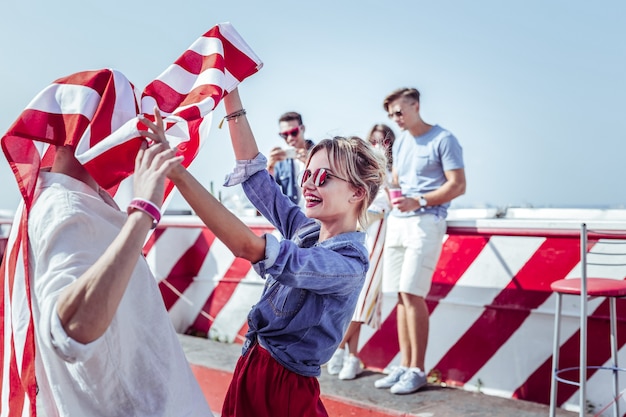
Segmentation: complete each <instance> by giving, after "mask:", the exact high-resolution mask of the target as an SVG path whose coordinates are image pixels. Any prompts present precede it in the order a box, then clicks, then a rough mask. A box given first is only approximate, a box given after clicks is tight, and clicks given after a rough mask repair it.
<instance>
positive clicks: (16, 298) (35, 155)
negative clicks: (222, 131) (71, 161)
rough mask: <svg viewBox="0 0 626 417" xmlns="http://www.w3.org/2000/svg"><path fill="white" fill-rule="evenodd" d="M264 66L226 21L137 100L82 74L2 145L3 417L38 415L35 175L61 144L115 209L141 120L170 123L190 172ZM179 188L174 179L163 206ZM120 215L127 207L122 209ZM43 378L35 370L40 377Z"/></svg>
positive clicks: (44, 101)
mask: <svg viewBox="0 0 626 417" xmlns="http://www.w3.org/2000/svg"><path fill="white" fill-rule="evenodd" d="M262 65H263V64H262V62H261V61H260V59H259V58H258V57H257V56H256V54H255V53H254V52H253V51H252V50H251V49H250V47H249V46H248V45H247V44H246V42H245V41H244V40H243V38H241V36H240V35H239V34H238V32H237V31H236V30H235V28H234V27H233V26H232V25H230V24H229V23H221V24H218V25H216V26H214V27H213V28H211V29H210V30H209V31H208V32H206V33H205V34H204V35H202V36H201V37H200V38H199V39H197V40H196V41H195V42H194V43H193V44H192V45H191V46H190V47H189V48H188V49H187V50H186V51H185V52H184V53H183V54H182V55H181V56H180V57H179V58H178V59H177V60H176V61H175V62H174V63H173V64H172V65H170V66H169V67H168V68H167V69H166V70H165V71H164V72H163V73H161V75H159V76H158V77H157V78H155V79H154V80H153V81H152V82H151V83H149V84H148V85H147V86H146V88H145V89H144V90H143V92H142V94H141V97H140V101H139V102H137V99H136V95H135V89H134V86H133V84H131V83H130V81H128V79H126V77H125V76H124V75H123V74H122V73H121V72H119V71H116V70H110V69H103V70H96V71H84V72H79V73H76V74H72V75H70V76H67V77H64V78H61V79H58V80H56V81H55V82H53V83H52V84H51V85H50V86H48V87H47V88H45V89H44V90H43V91H41V92H40V93H39V94H38V95H37V96H36V97H35V98H34V99H33V100H32V101H31V102H30V103H29V104H28V105H27V107H26V109H25V110H24V111H23V112H22V114H21V115H20V116H19V117H18V119H17V120H16V121H15V122H14V124H13V125H12V126H11V127H10V128H9V130H8V131H7V133H6V134H5V135H4V136H3V137H2V139H1V145H2V149H3V151H4V153H5V156H6V158H7V160H8V162H9V165H10V167H11V169H12V171H13V173H14V175H15V178H16V180H17V184H18V187H19V190H20V193H21V196H22V201H21V203H20V206H19V207H18V209H17V211H16V215H15V218H14V221H13V225H12V227H11V232H10V235H9V240H8V243H7V248H6V250H5V254H4V260H3V262H2V266H1V269H0V274H1V275H0V277H1V280H2V283H1V284H2V285H1V286H0V295H1V298H2V304H0V316H1V317H2V321H3V331H2V332H0V338H1V339H2V340H1V341H0V343H1V344H2V346H3V351H2V361H1V362H0V378H1V380H2V385H1V387H2V391H1V393H0V416H2V417H5V416H6V417H13V416H35V415H36V414H37V410H36V395H37V390H38V388H37V381H36V374H35V366H36V349H35V323H34V322H33V318H32V304H31V288H30V283H29V279H28V277H29V271H28V262H29V260H28V213H29V210H30V208H31V206H32V204H33V197H34V192H35V186H36V182H37V176H38V172H39V170H40V169H42V168H46V167H50V166H51V164H52V161H53V160H54V150H55V146H58V145H72V146H74V147H75V150H76V151H75V156H76V158H77V159H78V160H79V161H80V163H81V164H82V165H83V166H84V167H85V168H86V169H87V171H88V172H89V173H90V174H91V175H92V176H93V177H94V179H95V180H96V181H97V182H98V184H99V185H100V186H101V187H102V188H105V189H107V190H108V191H109V193H110V194H111V195H112V196H113V197H114V198H115V199H116V201H118V203H119V202H120V200H119V195H120V194H122V193H121V192H120V184H122V183H125V184H132V181H131V180H130V178H132V172H133V169H134V161H135V156H136V154H137V151H138V149H139V147H140V146H141V142H142V140H144V139H143V138H142V137H141V136H140V135H139V130H140V129H145V127H144V126H143V125H142V124H141V123H140V122H139V116H140V115H142V116H143V117H146V118H148V119H150V120H154V113H153V109H154V107H158V109H159V110H160V112H161V114H162V115H163V117H164V123H165V127H166V136H167V138H168V140H169V142H170V144H171V145H172V147H176V148H177V152H178V154H179V155H183V156H184V160H183V165H185V166H186V167H188V166H189V165H190V164H191V163H192V161H193V160H194V158H195V156H196V155H197V154H198V152H199V150H200V148H201V146H202V143H203V139H205V138H206V136H207V133H208V131H209V128H210V123H211V112H212V111H213V110H214V109H215V107H216V106H217V105H218V104H219V102H220V101H221V99H222V98H223V97H224V96H225V95H226V94H228V92H230V91H232V90H233V89H234V88H236V87H237V85H238V84H239V83H240V82H241V81H243V80H244V79H245V78H247V77H249V76H250V75H252V74H254V73H256V72H257V71H258V70H259V69H260V68H261V67H262ZM172 189H173V185H172V184H171V183H170V182H169V181H168V183H167V184H166V190H165V195H164V200H167V198H168V196H169V195H170V193H171V191H172ZM121 206H122V207H124V206H123V205H121ZM41 371H42V370H40V369H38V370H37V373H40V372H41Z"/></svg>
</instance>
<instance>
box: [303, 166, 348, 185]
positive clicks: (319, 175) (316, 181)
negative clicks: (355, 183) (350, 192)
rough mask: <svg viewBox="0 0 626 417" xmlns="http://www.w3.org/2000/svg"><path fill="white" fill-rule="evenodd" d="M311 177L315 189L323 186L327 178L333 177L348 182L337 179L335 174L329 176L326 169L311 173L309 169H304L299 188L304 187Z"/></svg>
mask: <svg viewBox="0 0 626 417" xmlns="http://www.w3.org/2000/svg"><path fill="white" fill-rule="evenodd" d="M311 177H313V185H315V186H316V187H321V186H322V185H324V184H325V183H326V180H327V179H328V177H333V178H337V179H338V180H341V181H345V182H348V180H344V179H343V178H341V177H338V176H336V175H335V174H331V173H330V172H329V171H328V170H327V169H326V168H318V169H316V170H315V171H313V172H311V170H310V169H306V170H304V172H303V173H302V179H301V180H300V187H304V183H306V182H307V181H308V180H309V178H311Z"/></svg>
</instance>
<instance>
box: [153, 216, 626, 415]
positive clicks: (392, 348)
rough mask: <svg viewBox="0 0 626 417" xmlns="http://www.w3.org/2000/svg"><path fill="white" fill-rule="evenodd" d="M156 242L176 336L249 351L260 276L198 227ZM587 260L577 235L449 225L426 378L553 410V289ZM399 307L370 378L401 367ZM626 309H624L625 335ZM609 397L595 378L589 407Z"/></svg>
mask: <svg viewBox="0 0 626 417" xmlns="http://www.w3.org/2000/svg"><path fill="white" fill-rule="evenodd" d="M250 224H251V226H252V227H253V229H254V230H256V231H257V233H263V232H267V231H271V230H272V229H271V228H270V227H269V226H268V225H267V224H266V223H264V222H262V221H261V222H259V220H257V219H250ZM153 238H154V239H153V242H152V244H151V246H150V247H149V248H148V251H147V257H148V261H149V262H150V263H151V266H152V268H153V270H154V272H155V276H156V277H157V279H158V280H159V282H160V284H159V285H160V287H161V291H162V294H163V298H164V300H165V302H166V305H167V307H168V309H169V312H170V315H171V317H172V320H173V322H174V324H175V327H176V329H177V331H178V332H181V333H184V332H187V331H193V332H196V333H206V334H207V335H208V337H210V338H212V339H218V340H222V341H226V342H233V341H235V342H240V341H241V340H242V337H243V335H244V334H245V332H246V330H247V326H246V317H247V314H248V312H249V309H250V306H251V305H252V304H254V303H255V302H256V301H257V300H258V298H259V297H260V294H261V291H262V284H263V281H262V280H261V279H260V278H259V277H257V276H256V274H255V273H254V271H253V270H252V269H251V268H250V264H249V263H246V262H243V261H242V260H240V259H237V258H234V257H233V255H232V254H231V253H230V252H229V251H228V250H227V249H226V248H225V247H224V246H223V244H222V243H221V242H219V241H218V240H216V239H215V237H214V236H213V234H212V233H211V232H210V231H208V230H207V229H205V228H203V227H202V226H201V225H200V224H198V223H193V222H192V223H190V222H189V220H185V219H184V218H182V217H180V218H172V219H166V220H165V222H162V224H161V226H160V228H159V229H158V231H157V233H156V234H155V235H154V236H153ZM613 238H614V237H613ZM624 238H626V234H625V235H624V236H623V237H622V239H624ZM607 239H608V238H607ZM592 247H593V248H594V251H600V252H611V251H615V245H611V244H609V243H607V241H606V240H604V239H600V240H599V241H598V242H597V243H595V246H593V245H592ZM590 249H591V248H590ZM579 257H580V256H579V240H578V236H577V235H576V230H572V231H571V233H556V232H551V231H550V230H545V231H540V232H536V231H535V232H533V233H530V234H529V233H528V230H527V229H517V230H515V229H511V230H510V231H507V232H506V233H503V232H502V231H497V230H495V229H494V230H491V231H490V230H484V231H478V232H477V231H472V232H468V231H467V230H464V229H463V228H457V227H455V224H454V222H453V221H452V222H450V223H449V228H448V235H447V236H446V239H445V242H444V246H443V251H442V255H441V258H440V260H439V263H438V267H437V270H436V272H435V275H434V277H433V286H432V289H431V291H430V292H429V294H428V296H427V302H428V307H429V310H430V313H431V321H430V339H429V346H428V351H427V356H426V365H427V368H428V369H429V370H432V371H433V375H438V376H439V378H440V379H441V381H442V382H445V383H447V384H448V385H453V386H460V387H464V388H466V389H470V390H480V391H482V392H484V393H487V394H493V395H499V396H504V397H511V398H519V399H524V400H529V401H534V402H539V403H544V404H547V403H548V402H549V392H550V372H551V366H552V365H551V361H552V358H551V354H552V334H553V318H554V295H553V294H552V292H551V291H550V283H551V282H553V281H555V280H558V279H561V278H567V277H573V276H575V275H576V274H577V273H578V272H579V269H580V264H579ZM615 263H616V264H618V265H616V266H613V267H612V268H610V269H609V270H608V271H596V270H594V267H593V266H591V267H590V269H589V276H592V275H594V274H595V275H600V274H601V276H605V277H610V278H615V279H624V278H625V277H626V259H624V256H622V259H616V260H615ZM619 264H621V265H619ZM395 303H396V295H395V294H385V296H384V297H383V306H382V324H381V327H380V329H378V330H374V329H372V328H370V327H368V326H364V327H363V328H362V331H361V340H360V347H359V350H360V352H359V356H360V357H361V359H362V360H363V361H364V363H365V364H366V365H367V366H368V367H370V368H372V369H384V368H386V367H388V366H390V365H393V364H398V362H399V348H398V342H397V336H396V315H395ZM565 304H566V305H565V307H564V327H563V331H562V344H561V361H562V362H561V367H564V366H574V365H575V363H576V362H577V360H578V353H577V351H578V345H577V344H578V323H579V321H578V318H577V316H576V315H577V313H578V311H579V308H578V305H579V304H578V300H577V299H576V298H575V297H572V298H569V299H566V302H565ZM624 307H626V306H624V302H623V301H618V315H619V319H620V324H619V325H618V326H619V329H622V330H623V326H624V320H626V310H625V309H624ZM589 311H590V318H589V319H590V326H589V340H590V341H592V342H590V344H589V363H590V364H606V363H607V362H608V360H609V359H610V351H609V347H608V334H609V333H608V310H607V303H606V302H604V301H602V300H593V301H591V303H590V307H589ZM619 329H618V333H620V334H621V333H623V332H620V330H619ZM619 343H620V348H621V350H620V359H621V361H622V363H626V362H624V361H626V348H625V347H624V344H626V339H620V340H619ZM624 388H626V386H622V387H620V389H624ZM609 392H610V385H609V380H608V376H606V378H605V376H603V375H602V374H601V373H598V372H591V371H590V372H589V389H588V396H589V400H590V401H591V403H592V404H594V405H595V406H596V409H597V410H599V409H601V408H602V407H603V406H604V405H606V404H608V403H609V402H610V401H611V399H610V398H609ZM558 403H559V404H560V405H561V406H569V405H570V404H571V407H572V408H575V406H576V404H577V389H576V387H573V386H567V385H561V386H560V387H559V398H558Z"/></svg>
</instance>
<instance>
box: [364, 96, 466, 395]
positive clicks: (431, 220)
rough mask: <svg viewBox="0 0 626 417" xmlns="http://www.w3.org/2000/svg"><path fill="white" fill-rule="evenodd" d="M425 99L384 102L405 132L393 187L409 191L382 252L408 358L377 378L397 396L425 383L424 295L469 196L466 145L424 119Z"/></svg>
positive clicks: (396, 151)
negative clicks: (449, 225)
mask: <svg viewBox="0 0 626 417" xmlns="http://www.w3.org/2000/svg"><path fill="white" fill-rule="evenodd" d="M419 99H420V93H419V91H417V90H416V89H415V88H401V89H399V90H396V91H394V92H392V93H391V94H390V95H389V96H387V98H385V100H384V102H383V107H384V108H385V111H387V113H388V114H389V118H390V119H393V120H394V121H395V122H396V123H397V125H398V127H399V128H400V129H401V130H402V131H403V133H402V135H401V136H400V137H399V138H398V139H396V141H395V142H394V144H393V149H392V154H393V178H394V182H395V184H394V185H395V186H396V187H399V188H400V189H401V191H402V196H400V197H398V198H393V199H392V200H391V202H392V204H393V210H392V211H391V213H390V216H389V218H388V220H387V233H386V235H385V252H384V255H383V256H384V258H383V291H385V292H396V293H397V294H398V306H397V322H398V340H399V344H400V354H401V363H400V366H398V367H395V368H394V369H393V371H392V372H391V374H389V375H388V376H386V377H384V378H382V379H379V380H377V381H376V382H375V386H376V387H377V388H390V391H391V392H392V393H393V394H407V393H410V392H414V391H417V390H418V389H420V388H422V387H423V386H425V385H426V373H425V371H426V369H425V368H424V360H425V357H426V346H427V345H428V325H429V313H428V307H427V306H426V301H425V297H426V294H427V293H428V291H429V290H430V286H431V282H432V277H433V273H434V271H435V267H436V266H437V261H438V259H439V255H440V253H441V247H442V243H443V237H444V234H445V233H446V216H447V213H448V207H449V206H450V202H451V201H452V200H453V199H454V198H456V197H458V196H460V195H462V194H463V193H465V170H464V164H463V149H462V148H461V145H460V144H459V142H458V140H457V139H456V137H454V135H452V133H450V132H449V131H447V130H445V129H443V128H441V127H440V126H438V125H430V124H427V123H425V122H424V121H423V120H422V118H421V116H420V101H419Z"/></svg>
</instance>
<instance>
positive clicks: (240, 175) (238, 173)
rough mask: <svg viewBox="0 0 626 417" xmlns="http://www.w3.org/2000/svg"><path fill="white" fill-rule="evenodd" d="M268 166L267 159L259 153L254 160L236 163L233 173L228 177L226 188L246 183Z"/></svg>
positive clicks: (243, 160) (225, 183)
mask: <svg viewBox="0 0 626 417" xmlns="http://www.w3.org/2000/svg"><path fill="white" fill-rule="evenodd" d="M266 166H267V158H265V156H263V154H262V153H261V152H259V153H258V154H257V155H256V156H255V157H254V159H242V160H237V161H236V162H235V168H234V169H233V172H231V173H230V174H228V175H227V176H226V180H225V181H224V186H225V187H232V186H234V185H237V184H241V183H243V182H245V181H246V180H247V179H248V178H250V177H251V176H253V175H254V174H256V173H257V172H259V171H262V170H264V169H265V167H266Z"/></svg>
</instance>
